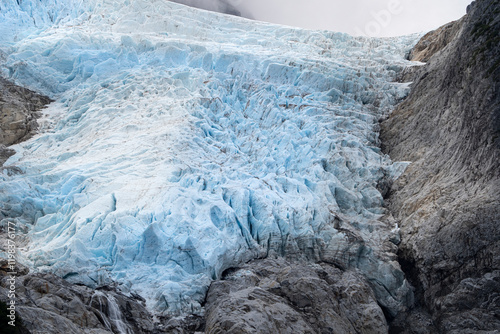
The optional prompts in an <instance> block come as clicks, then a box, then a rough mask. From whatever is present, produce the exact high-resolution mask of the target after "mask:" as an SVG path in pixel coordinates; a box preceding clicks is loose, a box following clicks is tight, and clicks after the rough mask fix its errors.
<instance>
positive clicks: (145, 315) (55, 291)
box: [0, 260, 168, 334]
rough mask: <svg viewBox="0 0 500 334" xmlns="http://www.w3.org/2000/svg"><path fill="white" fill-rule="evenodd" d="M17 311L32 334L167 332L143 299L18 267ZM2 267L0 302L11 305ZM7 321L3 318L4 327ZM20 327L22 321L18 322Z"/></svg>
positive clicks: (6, 272)
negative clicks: (156, 321) (160, 325)
mask: <svg viewBox="0 0 500 334" xmlns="http://www.w3.org/2000/svg"><path fill="white" fill-rule="evenodd" d="M16 270H17V274H16V275H15V285H16V289H15V291H16V299H15V301H16V305H17V307H16V310H17V316H19V317H20V318H21V319H22V324H23V326H24V329H25V330H27V331H28V333H31V334H47V333H51V334H82V333H85V334H111V333H120V334H122V333H126V334H131V333H144V334H149V333H168V332H166V331H161V330H159V329H158V328H156V327H158V326H157V324H154V323H153V321H152V316H151V314H150V313H149V312H148V311H147V310H146V309H145V307H144V305H143V302H142V300H140V299H138V298H135V297H127V296H125V295H123V294H121V293H119V292H117V291H116V290H114V289H111V288H110V289H107V290H106V289H102V290H97V291H96V290H92V289H90V288H88V287H85V286H81V285H72V284H70V283H68V282H66V281H65V280H63V279H61V278H59V277H56V276H54V275H50V274H30V273H29V272H28V269H27V268H25V267H23V266H20V265H18V266H17V269H16ZM10 271H11V270H10V269H8V268H7V263H6V261H5V260H4V261H3V263H2V264H1V268H0V300H2V301H4V302H8V301H9V300H10V299H8V294H9V286H10V281H9V278H10V274H9V272H10ZM3 322H4V319H2V325H3ZM17 324H19V321H18V322H17Z"/></svg>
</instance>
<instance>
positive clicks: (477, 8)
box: [382, 0, 500, 333]
mask: <svg viewBox="0 0 500 334" xmlns="http://www.w3.org/2000/svg"><path fill="white" fill-rule="evenodd" d="M436 40H439V39H436ZM382 140H383V143H384V149H385V150H386V151H387V152H388V153H389V154H390V155H391V157H392V158H393V159H396V160H408V161H412V164H411V165H410V166H409V167H408V168H407V170H406V172H405V173H404V175H403V176H402V177H401V178H400V179H398V180H397V181H396V182H395V184H394V185H393V187H392V190H391V192H390V196H389V202H390V204H389V206H390V207H391V209H392V211H393V213H394V215H395V217H396V218H397V219H398V220H400V227H401V232H402V242H401V245H400V253H401V254H400V255H401V259H402V261H403V262H402V263H403V264H404V266H405V267H406V271H407V274H409V277H410V278H411V279H412V280H413V283H414V284H415V285H417V287H418V288H419V295H420V296H421V299H422V300H421V301H422V303H423V304H424V305H425V306H426V307H427V308H428V309H429V310H430V311H431V313H432V315H433V318H434V320H435V324H436V325H437V327H438V328H439V330H441V331H442V332H445V333H447V332H453V333H471V332H475V333H480V332H481V331H488V330H489V331H491V330H495V329H498V328H500V322H499V313H498V312H499V309H500V308H499V300H500V227H499V221H500V178H499V177H500V165H499V161H500V2H499V1H498V0H478V1H476V2H474V3H473V4H472V5H471V6H470V7H469V9H468V14H467V16H466V17H465V19H464V20H463V25H462V26H461V27H460V31H459V32H458V33H457V35H456V37H455V38H454V39H453V40H452V41H451V42H450V43H449V44H448V45H447V46H446V47H445V48H443V49H442V50H441V51H440V52H437V53H435V54H434V55H432V56H431V57H430V60H429V62H428V64H427V65H425V66H424V67H422V68H421V70H420V71H419V72H418V74H417V78H416V80H415V83H414V84H413V86H412V91H411V94H410V95H409V97H408V98H407V99H406V100H405V101H404V102H403V103H402V104H401V105H400V106H399V107H398V108H397V110H395V111H394V112H393V113H392V115H391V117H390V118H389V119H388V120H387V121H385V122H384V123H383V124H382ZM414 328H415V327H414ZM406 330H407V332H408V333H413V332H412V331H411V329H409V328H406Z"/></svg>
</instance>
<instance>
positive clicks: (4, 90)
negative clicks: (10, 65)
mask: <svg viewBox="0 0 500 334" xmlns="http://www.w3.org/2000/svg"><path fill="white" fill-rule="evenodd" d="M50 101H51V100H50V99H49V98H48V97H45V96H42V95H39V94H37V93H35V92H33V91H31V90H29V89H26V88H22V87H19V86H16V85H14V84H13V83H11V82H9V81H7V80H5V79H3V78H0V166H1V165H3V163H4V162H5V161H6V160H7V159H8V158H9V157H10V156H11V155H13V154H14V151H13V150H11V149H9V148H7V147H6V146H9V145H12V144H16V143H18V142H20V141H23V140H26V139H28V138H29V136H31V135H32V134H33V133H34V132H35V131H36V129H37V127H38V125H37V122H36V119H37V117H38V114H37V111H38V110H40V109H42V108H43V107H44V106H45V105H47V104H48V103H50Z"/></svg>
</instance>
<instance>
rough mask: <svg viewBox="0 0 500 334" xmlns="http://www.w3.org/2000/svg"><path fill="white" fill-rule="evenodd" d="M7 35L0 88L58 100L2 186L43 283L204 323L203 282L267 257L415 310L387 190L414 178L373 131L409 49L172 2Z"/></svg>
mask: <svg viewBox="0 0 500 334" xmlns="http://www.w3.org/2000/svg"><path fill="white" fill-rule="evenodd" d="M0 30H2V31H11V32H12V33H11V34H2V37H1V38H0V70H1V72H2V75H3V76H4V77H7V78H9V79H11V80H14V81H16V82H17V83H19V84H21V85H23V86H27V87H29V88H32V89H34V90H36V91H39V92H42V93H44V94H46V95H48V96H50V97H52V98H53V99H54V100H55V101H56V102H54V103H53V104H52V105H50V106H49V108H48V109H46V110H44V111H43V112H44V114H45V116H44V117H43V118H42V119H41V120H40V124H41V129H40V133H39V134H37V135H36V136H35V137H34V138H32V139H30V140H29V141H27V142H24V143H21V144H18V145H16V146H15V147H14V148H15V150H16V151H17V154H16V155H15V156H13V157H11V158H10V160H8V161H7V163H6V164H5V166H4V167H5V168H4V169H3V171H2V174H1V175H0V178H1V182H0V202H1V206H2V211H1V214H0V218H2V219H3V222H4V223H5V222H6V221H15V222H16V224H17V226H18V228H19V230H20V232H19V233H23V234H25V235H27V237H28V239H29V243H28V244H27V246H26V249H24V250H22V251H20V253H19V254H18V256H19V258H20V259H22V261H24V262H25V263H27V264H29V265H30V267H32V268H33V269H34V270H39V271H48V272H52V273H55V274H57V275H59V276H61V277H64V278H65V279H67V280H68V281H70V282H75V283H83V284H86V285H89V286H93V287H97V286H102V285H106V284H110V283H111V282H115V283H117V284H118V285H119V287H120V289H122V291H124V292H125V293H128V292H134V293H138V294H140V295H141V296H143V297H144V298H145V299H146V300H147V303H148V306H149V308H150V309H151V310H155V311H157V312H166V313H169V314H183V313H190V312H195V313H196V312H202V307H201V303H202V302H203V299H204V297H205V293H206V291H207V289H208V287H209V285H210V282H211V281H212V280H214V279H217V278H219V277H220V276H221V274H222V272H223V271H224V270H225V269H228V268H231V267H235V266H238V265H239V264H241V263H244V262H246V261H249V260H251V259H255V258H262V257H266V256H286V257H289V258H292V259H302V260H307V261H326V262H329V263H333V264H335V265H337V266H340V267H343V268H358V269H359V270H360V271H361V272H363V273H364V275H365V276H366V277H367V279H368V280H369V282H370V283H371V285H372V287H373V288H374V290H375V293H376V295H377V298H378V301H379V303H380V304H381V305H383V306H384V307H386V308H387V309H388V310H389V311H390V312H397V310H398V309H400V308H401V307H403V306H404V304H405V302H406V301H407V300H408V298H410V297H409V296H410V295H411V291H410V288H409V286H408V284H407V282H406V281H405V279H404V275H403V273H402V272H401V269H400V268H399V265H398V263H397V261H396V260H395V256H394V247H391V246H390V241H389V239H391V230H392V229H393V228H394V226H391V224H389V223H388V222H387V220H384V219H383V217H384V215H386V210H385V209H384V208H383V196H382V194H381V189H383V188H384V184H386V183H387V182H390V180H391V179H393V178H395V177H397V176H398V175H399V174H400V173H401V172H402V170H403V169H404V167H405V164H404V163H393V162H392V161H390V159H389V158H388V157H387V156H385V155H384V154H383V153H381V151H380V149H379V147H378V134H377V129H378V120H379V118H380V117H383V116H384V115H385V114H387V113H388V112H389V111H390V109H391V107H392V106H394V104H395V103H397V102H398V101H399V100H400V99H402V98H403V97H404V96H405V95H406V94H407V92H408V86H407V85H405V84H399V83H396V82H393V80H394V78H395V76H396V75H397V74H398V72H399V71H401V70H402V69H403V68H404V67H405V66H408V65H409V62H408V61H406V60H405V57H404V56H405V53H406V52H407V51H408V49H409V48H411V46H412V45H413V44H414V43H415V42H416V36H409V37H401V38H389V39H365V38H354V37H350V36H348V35H345V34H340V33H333V32H327V31H310V30H303V29H297V28H291V27H284V26H279V25H273V24H267V23H260V22H255V21H249V20H246V19H242V18H237V17H229V16H225V15H221V14H216V13H210V12H205V11H201V10H198V9H193V8H188V7H185V6H182V5H178V4H175V3H171V2H168V1H164V0H134V1H128V0H104V1H97V0H88V1H77V0H42V1H39V0H36V1H35V0H32V1H29V0H22V1H21V0H20V1H17V0H6V1H2V3H1V4H0ZM13 167H16V168H13ZM392 237H393V236H392ZM2 256H5V254H3V255H2Z"/></svg>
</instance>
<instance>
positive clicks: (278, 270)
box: [205, 259, 388, 334]
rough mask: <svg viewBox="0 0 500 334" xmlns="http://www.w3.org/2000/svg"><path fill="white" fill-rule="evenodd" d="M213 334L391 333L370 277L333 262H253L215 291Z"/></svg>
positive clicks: (210, 302)
mask: <svg viewBox="0 0 500 334" xmlns="http://www.w3.org/2000/svg"><path fill="white" fill-rule="evenodd" d="M206 312H207V314H206V331H205V333H207V334H217V333H290V334H292V333H325V334H326V333H387V331H388V327H387V322H386V320H385V317H384V314H383V312H382V309H381V308H380V306H379V305H378V304H377V302H376V300H375V296H374V294H373V291H372V289H371V288H370V286H369V285H368V283H367V282H366V280H365V278H364V277H363V276H362V275H361V274H360V273H358V272H356V271H349V270H348V271H343V270H340V269H338V268H335V267H333V266H331V265H328V264H324V263H322V264H298V263H290V262H287V261H285V260H284V259H266V260H257V261H253V262H251V263H249V264H247V265H245V266H243V267H242V268H239V269H237V270H234V271H232V272H230V273H228V274H226V276H225V278H224V279H223V280H220V281H216V282H214V283H213V284H212V286H211V287H210V290H209V292H208V296H207V302H206Z"/></svg>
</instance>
